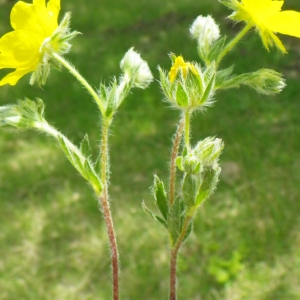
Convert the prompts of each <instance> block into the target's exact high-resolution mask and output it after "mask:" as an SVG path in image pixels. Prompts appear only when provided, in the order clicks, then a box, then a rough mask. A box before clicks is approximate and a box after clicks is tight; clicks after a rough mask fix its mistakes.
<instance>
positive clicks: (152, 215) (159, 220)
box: [142, 202, 168, 229]
mask: <svg viewBox="0 0 300 300" xmlns="http://www.w3.org/2000/svg"><path fill="white" fill-rule="evenodd" d="M142 207H143V209H144V211H145V212H146V213H147V214H149V215H150V216H151V217H152V218H153V219H154V220H155V221H157V222H159V223H160V224H161V225H163V226H164V227H165V228H166V229H168V224H167V222H166V221H165V220H164V219H162V218H161V217H160V216H157V215H155V214H154V213H153V212H152V211H151V210H150V209H149V208H148V207H147V206H146V204H145V202H143V203H142Z"/></svg>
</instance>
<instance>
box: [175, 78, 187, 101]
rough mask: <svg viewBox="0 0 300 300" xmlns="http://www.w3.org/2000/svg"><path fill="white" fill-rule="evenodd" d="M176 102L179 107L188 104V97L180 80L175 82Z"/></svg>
mask: <svg viewBox="0 0 300 300" xmlns="http://www.w3.org/2000/svg"><path fill="white" fill-rule="evenodd" d="M176 102H177V104H178V105H179V106H180V107H187V106H188V105H189V97H188V95H187V93H186V91H185V90H184V88H183V86H182V84H181V83H180V82H177V90H176Z"/></svg>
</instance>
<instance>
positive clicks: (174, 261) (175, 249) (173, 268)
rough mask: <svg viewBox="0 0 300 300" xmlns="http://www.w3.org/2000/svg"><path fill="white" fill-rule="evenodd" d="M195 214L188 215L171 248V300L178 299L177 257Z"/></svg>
mask: <svg viewBox="0 0 300 300" xmlns="http://www.w3.org/2000/svg"><path fill="white" fill-rule="evenodd" d="M192 218H193V216H191V215H188V216H186V218H185V220H184V223H183V226H182V230H181V233H180V236H179V238H178V240H177V241H176V243H175V245H174V246H173V248H172V249H171V257H170V300H176V299H177V292H176V285H177V257H178V252H179V249H180V246H181V245H182V243H183V240H184V237H185V235H186V231H187V229H188V226H189V224H190V222H191V220H192Z"/></svg>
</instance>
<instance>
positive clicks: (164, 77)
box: [158, 67, 172, 99]
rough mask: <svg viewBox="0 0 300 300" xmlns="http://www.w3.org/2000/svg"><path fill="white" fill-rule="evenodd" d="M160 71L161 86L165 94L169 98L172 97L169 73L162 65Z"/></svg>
mask: <svg viewBox="0 0 300 300" xmlns="http://www.w3.org/2000/svg"><path fill="white" fill-rule="evenodd" d="M158 71H159V78H160V86H161V88H162V90H163V92H164V94H165V96H166V97H167V98H169V99H171V98H172V95H171V91H170V87H171V85H170V81H169V78H168V75H167V74H166V72H165V71H164V70H162V69H161V68H160V67H158Z"/></svg>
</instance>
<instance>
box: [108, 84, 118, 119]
mask: <svg viewBox="0 0 300 300" xmlns="http://www.w3.org/2000/svg"><path fill="white" fill-rule="evenodd" d="M116 91H117V80H116V78H114V79H113V82H112V84H111V87H110V88H109V93H108V95H107V106H106V111H105V115H106V117H108V118H109V117H111V116H112V115H113V113H114V112H115V110H116Z"/></svg>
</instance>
